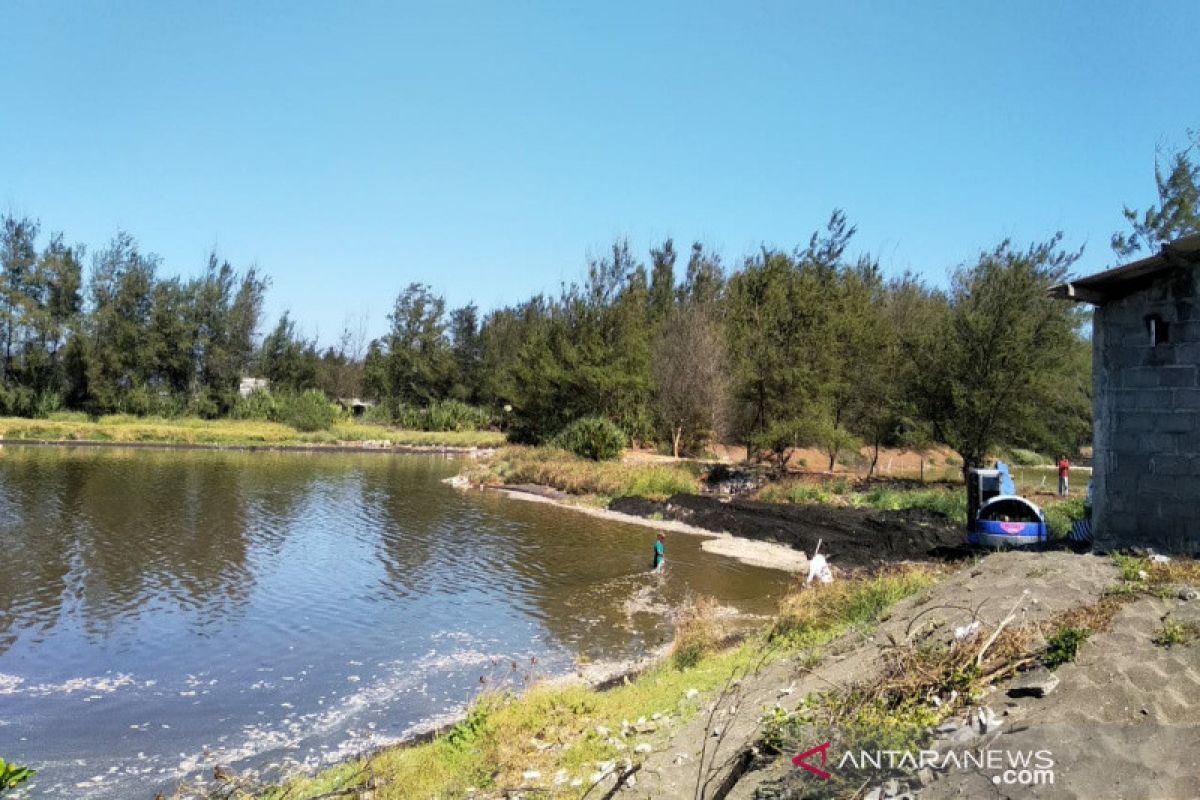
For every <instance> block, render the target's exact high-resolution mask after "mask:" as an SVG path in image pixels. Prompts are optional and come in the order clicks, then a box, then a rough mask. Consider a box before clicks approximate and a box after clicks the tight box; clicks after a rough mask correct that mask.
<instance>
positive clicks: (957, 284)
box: [907, 234, 1090, 467]
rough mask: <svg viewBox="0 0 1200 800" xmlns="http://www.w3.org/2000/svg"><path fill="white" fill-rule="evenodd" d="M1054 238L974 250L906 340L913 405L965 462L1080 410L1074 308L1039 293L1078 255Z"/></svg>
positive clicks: (1082, 395)
mask: <svg viewBox="0 0 1200 800" xmlns="http://www.w3.org/2000/svg"><path fill="white" fill-rule="evenodd" d="M1061 243H1062V236H1061V234H1059V235H1055V236H1053V237H1051V238H1050V239H1049V240H1047V241H1045V242H1042V243H1037V244H1033V245H1031V246H1029V247H1028V248H1026V249H1018V248H1017V247H1015V246H1014V245H1013V244H1012V243H1011V242H1009V241H1004V242H1001V243H1000V244H999V245H998V246H997V247H995V248H993V249H992V250H989V251H985V252H983V253H981V254H980V256H979V259H978V261H977V262H976V263H974V264H971V265H969V266H963V267H960V268H959V269H958V270H957V271H955V273H954V276H953V279H952V285H951V291H950V295H949V297H948V298H947V305H946V308H945V311H944V313H942V314H941V315H939V316H938V317H937V318H936V319H935V320H934V324H932V325H931V326H930V327H929V328H927V329H925V330H922V331H915V332H914V335H913V338H912V339H911V340H910V341H909V342H907V349H908V353H909V355H910V356H911V358H912V359H913V363H914V365H915V367H916V369H915V371H914V373H913V378H914V398H915V400H916V404H917V406H918V408H919V410H920V412H921V413H922V414H923V415H924V416H925V418H926V419H928V420H929V421H930V423H931V425H932V427H933V430H934V434H935V436H936V437H937V438H938V439H939V440H941V441H943V442H945V443H946V444H948V445H949V446H950V447H952V448H953V449H954V450H955V451H956V452H958V453H959V455H960V456H962V459H963V461H964V463H965V465H966V466H967V467H970V466H977V465H979V464H982V463H983V461H984V459H985V457H986V456H987V454H988V453H989V452H990V451H992V450H994V449H995V447H996V445H997V444H999V443H1001V442H1007V443H1013V444H1018V443H1020V440H1021V438H1022V437H1023V436H1026V435H1027V434H1029V433H1030V432H1031V431H1037V430H1038V429H1039V426H1045V425H1047V423H1048V421H1052V422H1054V423H1055V424H1057V423H1058V422H1059V421H1061V420H1066V419H1068V418H1079V417H1082V418H1084V419H1086V418H1087V417H1088V415H1089V411H1090V402H1089V401H1088V394H1087V389H1088V386H1089V385H1090V382H1089V381H1088V380H1087V379H1086V377H1085V376H1086V366H1087V364H1089V363H1090V362H1089V361H1088V360H1087V357H1086V355H1085V354H1084V350H1085V349H1086V345H1085V344H1084V343H1083V342H1082V340H1081V338H1080V336H1079V332H1078V331H1079V327H1080V323H1081V321H1082V319H1081V316H1080V313H1081V312H1079V311H1078V310H1077V309H1076V308H1075V307H1074V306H1073V305H1072V304H1069V303H1062V302H1059V301H1057V300H1055V299H1054V298H1052V297H1050V296H1049V294H1048V289H1049V288H1050V287H1051V286H1052V285H1054V284H1057V283H1061V282H1062V281H1063V280H1064V279H1065V278H1066V277H1067V274H1068V271H1069V270H1070V268H1071V267H1072V266H1073V265H1074V263H1075V261H1076V260H1077V259H1078V257H1079V252H1077V251H1076V252H1071V251H1066V250H1062V249H1061V248H1060V245H1061ZM981 354H986V355H987V357H986V358H984V357H982V356H981ZM1072 365H1077V366H1078V367H1079V369H1078V370H1077V371H1076V372H1065V371H1064V366H1072ZM1063 426H1064V428H1066V429H1071V426H1070V425H1067V424H1066V423H1065V422H1064V423H1063ZM1085 427H1086V426H1085Z"/></svg>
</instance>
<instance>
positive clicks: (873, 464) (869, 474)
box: [867, 439, 879, 479]
mask: <svg viewBox="0 0 1200 800" xmlns="http://www.w3.org/2000/svg"><path fill="white" fill-rule="evenodd" d="M878 464H879V440H878V439H876V440H875V450H874V452H873V453H872V454H871V468H870V469H868V470H867V478H868V479H870V478H872V477H874V475H875V467H876V465H878Z"/></svg>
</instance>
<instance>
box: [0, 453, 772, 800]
mask: <svg viewBox="0 0 1200 800" xmlns="http://www.w3.org/2000/svg"><path fill="white" fill-rule="evenodd" d="M457 469H458V463H457V462H456V461H453V460H446V459H440V458H434V457H419V456H389V455H381V454H304V453H240V452H239V453H225V452H196V451H187V452H170V451H143V450H120V449H108V450H96V449H79V450H64V449H56V448H21V447H17V448H14V447H8V448H4V449H3V450H2V451H0V546H2V548H3V549H2V553H3V557H0V754H2V755H4V756H5V757H7V758H12V759H14V760H17V761H20V762H23V763H24V762H29V763H32V764H33V765H35V766H38V767H40V768H41V769H42V773H41V774H40V775H39V777H38V785H37V790H38V794H39V796H41V795H49V796H60V797H96V798H108V797H112V798H116V797H121V798H125V797H139V796H145V797H152V796H153V795H154V792H155V791H156V790H158V789H159V788H169V787H170V786H172V785H174V783H175V782H176V781H178V780H179V779H180V778H181V777H184V776H185V775H189V774H197V773H198V772H201V771H203V772H209V771H210V770H211V766H212V765H213V764H214V763H221V764H223V765H226V766H233V767H235V768H239V767H240V768H244V767H267V766H272V765H273V766H276V767H279V768H285V767H287V766H288V765H295V764H302V765H307V766H316V765H318V764H321V763H328V762H329V761H330V760H333V759H335V758H338V757H344V756H345V755H348V754H350V753H353V752H356V751H359V750H361V749H363V748H365V747H370V746H373V745H378V744H380V743H384V742H388V741H393V740H395V739H397V738H399V737H403V736H404V735H406V734H408V733H410V732H411V731H412V730H414V728H415V727H416V726H419V725H420V724H421V723H422V722H425V721H428V720H431V719H436V718H437V717H438V716H439V715H444V714H447V713H451V712H453V711H455V710H457V709H459V708H461V706H462V704H463V703H464V702H465V701H467V700H468V699H469V698H470V697H471V696H472V694H473V693H474V692H475V691H477V689H478V686H479V680H480V677H481V676H483V675H489V674H492V673H502V672H504V671H505V667H504V666H502V665H506V664H508V663H509V662H510V660H514V659H515V660H517V661H518V662H519V663H520V664H529V663H530V659H531V657H536V658H537V659H538V662H539V666H538V669H539V670H541V671H543V672H561V671H565V670H568V669H570V666H571V664H572V662H573V661H574V659H576V658H577V657H578V656H579V655H580V654H587V655H588V656H589V657H590V658H592V659H608V658H621V657H627V656H631V655H636V654H638V653H640V652H642V651H643V650H644V649H645V648H646V647H647V646H652V645H655V644H657V643H658V642H659V641H661V640H662V638H663V637H664V636H665V635H666V634H667V627H666V624H665V622H664V618H663V615H662V613H661V612H663V611H665V610H666V609H668V608H669V607H670V606H671V605H673V604H678V603H679V602H680V601H681V600H682V599H683V598H684V597H685V596H686V595H687V594H688V593H689V592H697V593H705V594H712V595H715V596H716V597H717V598H719V599H720V600H721V602H723V603H724V604H727V605H733V606H736V607H738V608H740V609H742V610H744V611H749V612H755V613H765V612H768V611H770V610H771V608H772V607H773V603H774V598H775V597H776V596H777V595H778V593H779V592H780V591H781V590H782V588H783V587H784V586H785V585H786V582H787V576H785V575H783V574H781V573H778V572H773V571H770V570H761V569H756V568H752V567H746V566H743V565H740V564H737V563H736V562H732V561H729V560H727V559H724V558H721V557H717V556H713V555H710V554H707V553H704V552H703V551H702V550H700V548H699V539H697V538H694V537H689V536H681V535H680V536H672V537H670V541H669V543H668V551H669V558H670V565H671V566H670V569H669V570H668V572H667V573H666V574H665V575H651V574H649V573H648V572H647V567H648V566H649V554H650V547H651V544H652V541H653V535H654V534H653V532H652V531H651V530H649V529H646V528H640V527H632V526H625V525H619V524H614V523H611V522H607V521H604V520H598V519H595V518H593V517H589V516H585V515H581V514H577V513H574V512H571V511H566V510H562V509H558V508H555V507H552V506H548V505H544V504H535V503H528V502H523V501H520V500H513V499H509V498H506V497H503V496H500V495H496V494H491V493H479V492H471V493H460V492H457V491H455V490H453V489H450V488H449V487H447V486H445V485H444V484H442V483H441V479H443V478H445V477H447V476H449V475H452V474H454V473H455V472H456V471H457ZM656 612H658V613H656ZM521 671H522V672H527V671H528V670H527V669H526V668H522V670H521ZM206 753H207V754H208V755H207V756H206V755H205V754H206Z"/></svg>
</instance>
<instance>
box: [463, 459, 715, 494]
mask: <svg viewBox="0 0 1200 800" xmlns="http://www.w3.org/2000/svg"><path fill="white" fill-rule="evenodd" d="M480 467H481V469H480V471H479V472H478V473H477V474H476V475H474V478H475V479H476V480H478V481H480V482H484V483H496V484H499V483H510V484H511V483H534V484H538V485H540V486H550V487H552V488H555V489H558V490H560V491H563V492H568V493H570V494H595V495H603V496H605V497H645V498H647V499H651V500H665V499H666V498H668V497H670V496H671V495H673V494H695V493H696V492H697V490H698V488H699V476H698V468H696V467H695V466H691V465H682V464H622V463H619V462H611V461H600V462H597V461H591V460H589V459H583V458H579V457H577V456H574V455H572V454H571V453H568V452H567V451H565V450H556V449H554V448H548V447H506V448H504V449H502V450H500V451H498V452H497V453H496V454H495V455H494V456H493V457H492V458H491V459H489V460H488V461H487V462H486V463H484V464H482V465H480Z"/></svg>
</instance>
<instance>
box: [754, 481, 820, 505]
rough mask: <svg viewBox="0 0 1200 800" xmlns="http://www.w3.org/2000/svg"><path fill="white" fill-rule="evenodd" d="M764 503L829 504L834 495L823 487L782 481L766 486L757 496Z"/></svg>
mask: <svg viewBox="0 0 1200 800" xmlns="http://www.w3.org/2000/svg"><path fill="white" fill-rule="evenodd" d="M755 496H756V497H757V499H759V500H762V501H763V502H764V503H795V504H796V505H810V504H814V503H829V502H831V501H832V500H833V493H832V492H830V491H829V490H828V489H826V488H825V487H823V486H818V485H815V484H811V483H802V482H800V481H781V482H779V483H770V484H767V485H766V486H764V487H763V488H762V489H760V490H759V491H758V494H757V495H755Z"/></svg>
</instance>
